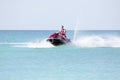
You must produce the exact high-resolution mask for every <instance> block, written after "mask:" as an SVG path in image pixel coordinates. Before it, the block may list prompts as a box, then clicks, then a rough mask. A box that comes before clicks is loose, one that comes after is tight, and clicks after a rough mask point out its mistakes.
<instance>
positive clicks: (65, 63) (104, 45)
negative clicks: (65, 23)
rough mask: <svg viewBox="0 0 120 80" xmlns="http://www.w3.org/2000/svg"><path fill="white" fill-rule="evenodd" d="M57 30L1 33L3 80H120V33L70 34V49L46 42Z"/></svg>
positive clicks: (0, 46) (68, 35)
mask: <svg viewBox="0 0 120 80" xmlns="http://www.w3.org/2000/svg"><path fill="white" fill-rule="evenodd" d="M54 32H57V30H0V80H120V31H119V30H88V31H67V37H68V38H70V39H71V43H70V44H68V45H63V46H58V47H55V46H53V45H51V44H50V43H48V42H46V39H47V38H48V37H49V35H50V34H52V33H54Z"/></svg>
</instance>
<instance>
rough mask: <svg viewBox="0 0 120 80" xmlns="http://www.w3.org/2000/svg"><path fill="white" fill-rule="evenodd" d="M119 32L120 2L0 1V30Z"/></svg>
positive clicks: (76, 0) (80, 0) (66, 0)
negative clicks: (61, 28)
mask: <svg viewBox="0 0 120 80" xmlns="http://www.w3.org/2000/svg"><path fill="white" fill-rule="evenodd" d="M61 25H64V26H65V28H66V29H74V28H75V26H78V27H79V29H81V30H89V29H90V30H94V29H95V30H96V29H97V30H100V29H102V30H113V29H114V30H120V0H0V30H3V29H5V30H6V29H7V30H9V29H10V30H11V29H18V30H21V29H22V30H24V29H27V30H29V29H30V30H31V29H34V30H41V29H59V28H60V27H61Z"/></svg>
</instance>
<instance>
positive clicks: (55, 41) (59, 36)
mask: <svg viewBox="0 0 120 80" xmlns="http://www.w3.org/2000/svg"><path fill="white" fill-rule="evenodd" d="M47 41H49V42H50V43H51V44H52V45H54V46H59V45H64V44H67V43H69V42H70V39H68V38H67V37H66V30H65V29H64V26H63V25H62V28H61V31H60V32H58V33H53V34H52V35H50V37H49V38H48V39H47Z"/></svg>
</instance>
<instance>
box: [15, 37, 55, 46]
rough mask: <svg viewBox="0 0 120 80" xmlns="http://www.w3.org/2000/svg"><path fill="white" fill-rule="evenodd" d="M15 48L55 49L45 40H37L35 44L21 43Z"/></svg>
mask: <svg viewBox="0 0 120 80" xmlns="http://www.w3.org/2000/svg"><path fill="white" fill-rule="evenodd" d="M14 47H26V48H52V47H54V46H53V45H52V44H50V43H49V42H47V41H46V39H44V40H41V41H40V40H36V41H33V42H25V43H19V44H14Z"/></svg>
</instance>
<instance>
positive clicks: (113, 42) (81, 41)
mask: <svg viewBox="0 0 120 80" xmlns="http://www.w3.org/2000/svg"><path fill="white" fill-rule="evenodd" d="M73 44H74V45H75V46H79V47H120V37H118V36H98V35H93V36H81V37H78V38H77V39H76V40H74V41H73Z"/></svg>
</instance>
